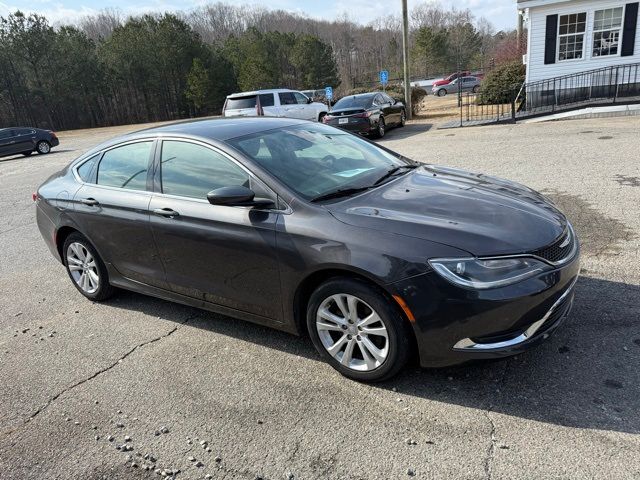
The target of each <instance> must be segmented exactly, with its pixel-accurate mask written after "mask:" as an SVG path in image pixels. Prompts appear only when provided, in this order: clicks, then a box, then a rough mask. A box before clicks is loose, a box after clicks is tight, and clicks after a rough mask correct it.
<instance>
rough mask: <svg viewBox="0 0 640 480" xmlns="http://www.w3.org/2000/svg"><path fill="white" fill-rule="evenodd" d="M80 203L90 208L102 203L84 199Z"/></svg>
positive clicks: (93, 199)
mask: <svg viewBox="0 0 640 480" xmlns="http://www.w3.org/2000/svg"><path fill="white" fill-rule="evenodd" d="M80 202H81V203H83V204H85V205H89V206H90V207H94V206H96V205H98V204H99V203H100V202H98V201H97V200H96V199H95V198H83V199H81V200H80Z"/></svg>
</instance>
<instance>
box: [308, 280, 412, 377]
mask: <svg viewBox="0 0 640 480" xmlns="http://www.w3.org/2000/svg"><path fill="white" fill-rule="evenodd" d="M307 327H308V331H309V335H310V337H311V340H312V341H313V344H314V346H315V347H316V349H317V350H318V352H319V353H320V355H321V356H322V357H323V358H324V359H325V360H326V361H327V362H328V363H329V364H330V365H331V366H332V367H333V368H335V369H336V370H338V371H339V372H340V373H341V374H342V375H344V376H346V377H349V378H352V379H354V380H358V381H365V382H377V381H382V380H386V379H388V378H390V377H392V376H393V375H395V374H396V373H398V371H400V369H401V368H402V367H403V366H404V365H405V364H406V362H407V359H408V357H409V351H410V342H409V336H410V332H409V329H408V327H407V325H406V322H405V321H404V319H403V318H402V317H401V316H400V314H399V313H398V312H397V311H396V310H395V309H394V308H393V306H392V304H390V302H389V300H388V299H387V298H386V297H385V295H384V294H383V293H382V291H380V290H379V289H377V288H375V287H373V286H370V285H368V284H367V283H364V282H362V281H358V280H352V279H346V278H336V279H333V280H329V281H328V282H326V283H324V284H322V285H321V286H320V287H318V289H317V290H316V291H315V292H314V293H313V294H312V295H311V299H310V301H309V305H308V309H307Z"/></svg>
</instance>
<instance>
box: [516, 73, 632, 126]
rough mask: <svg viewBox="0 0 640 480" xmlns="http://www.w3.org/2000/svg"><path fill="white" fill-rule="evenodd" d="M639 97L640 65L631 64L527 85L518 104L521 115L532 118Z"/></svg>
mask: <svg viewBox="0 0 640 480" xmlns="http://www.w3.org/2000/svg"><path fill="white" fill-rule="evenodd" d="M639 97H640V63H631V64H626V65H614V66H610V67H605V68H598V69H596V70H589V71H586V72H580V73H574V74H571V75H564V76H561V77H555V78H550V79H548V80H540V81H537V82H530V83H527V84H525V85H524V86H523V89H522V91H521V93H520V95H519V96H518V98H517V99H516V103H517V104H518V105H519V109H518V116H525V115H526V116H531V115H536V114H544V113H553V112H555V111H561V110H568V109H573V108H580V107H582V106H584V105H587V106H589V105H598V104H615V103H617V102H624V103H626V102H632V101H635V100H637V99H638V98H639Z"/></svg>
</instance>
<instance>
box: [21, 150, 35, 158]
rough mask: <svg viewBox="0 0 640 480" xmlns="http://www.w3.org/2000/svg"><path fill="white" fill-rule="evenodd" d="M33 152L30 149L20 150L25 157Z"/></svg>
mask: <svg viewBox="0 0 640 480" xmlns="http://www.w3.org/2000/svg"><path fill="white" fill-rule="evenodd" d="M32 153H33V152H32V151H31V150H29V151H28V152H22V155H24V156H25V157H28V156H29V155H31V154H32Z"/></svg>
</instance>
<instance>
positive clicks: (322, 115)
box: [318, 112, 327, 123]
mask: <svg viewBox="0 0 640 480" xmlns="http://www.w3.org/2000/svg"><path fill="white" fill-rule="evenodd" d="M326 115H327V112H320V115H318V122H320V123H322V119H323V118H324V117H326Z"/></svg>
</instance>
